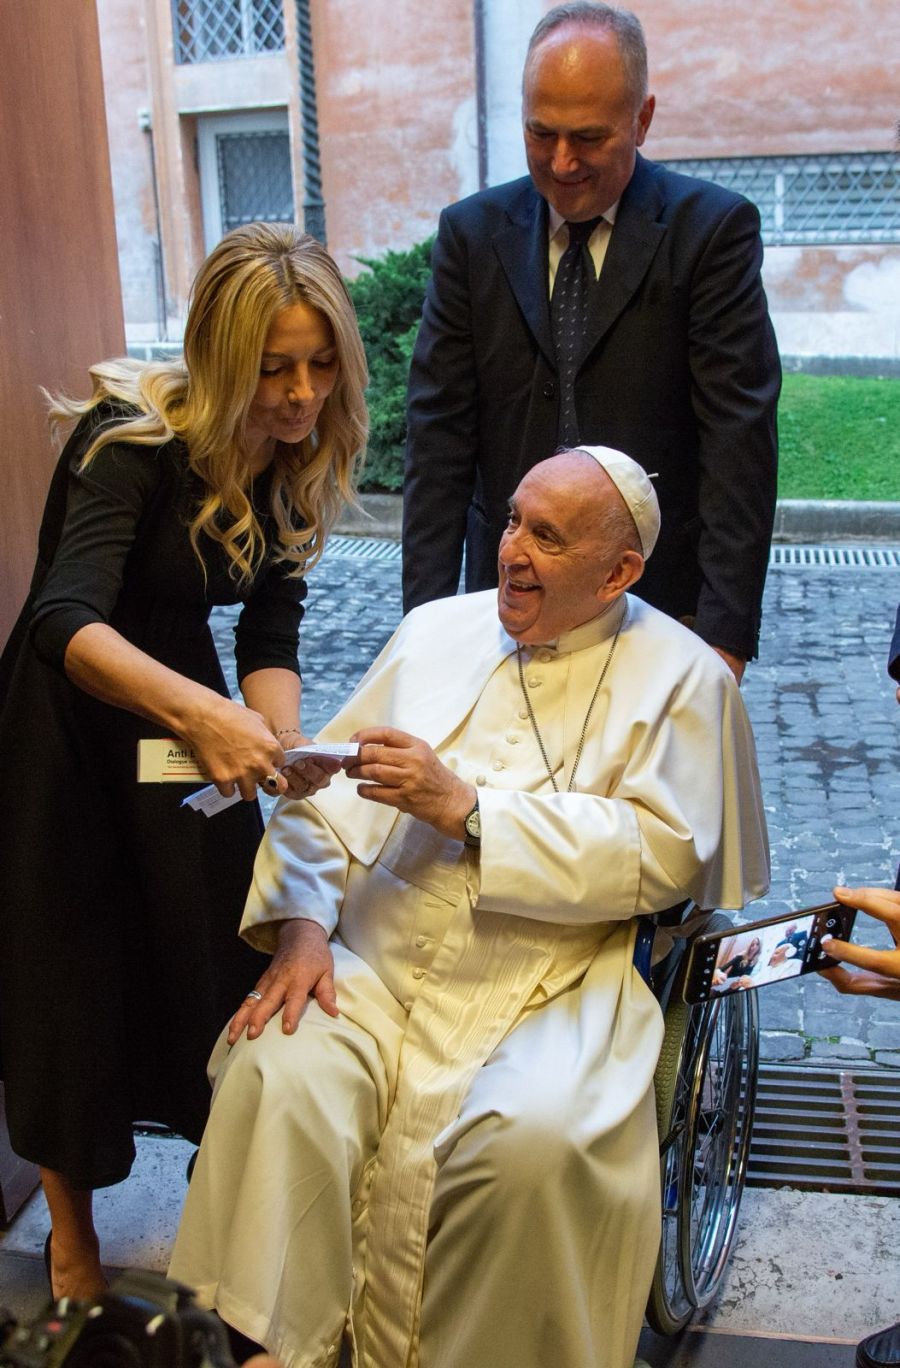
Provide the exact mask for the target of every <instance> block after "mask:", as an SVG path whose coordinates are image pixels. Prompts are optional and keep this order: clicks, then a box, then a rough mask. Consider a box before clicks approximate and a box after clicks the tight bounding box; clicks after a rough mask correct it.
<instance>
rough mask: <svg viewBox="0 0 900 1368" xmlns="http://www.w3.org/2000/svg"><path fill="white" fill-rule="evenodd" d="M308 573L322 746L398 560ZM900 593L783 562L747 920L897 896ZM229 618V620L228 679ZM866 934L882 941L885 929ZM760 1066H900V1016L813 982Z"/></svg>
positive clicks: (310, 694) (347, 562)
mask: <svg viewBox="0 0 900 1368" xmlns="http://www.w3.org/2000/svg"><path fill="white" fill-rule="evenodd" d="M338 545H339V549H338V550H337V551H330V552H329V553H327V554H326V557H325V559H324V560H323V562H322V563H321V564H320V565H319V566H318V567H316V569H315V570H314V571H313V573H312V575H311V576H310V592H309V599H308V605H307V614H306V617H305V618H304V623H303V633H302V642H301V660H302V664H303V677H304V690H303V698H304V706H303V716H304V722H305V725H306V727H307V729H308V731H309V732H310V733H311V734H314V733H315V732H316V731H317V730H318V729H319V728H320V727H321V726H322V725H323V723H324V722H325V721H326V719H327V718H328V717H330V716H331V714H332V713H333V712H334V711H335V710H336V709H337V708H338V707H339V706H340V704H341V703H342V701H343V700H344V698H346V696H347V694H348V693H349V692H350V690H351V689H352V687H353V685H354V684H355V683H356V681H357V680H358V679H359V677H360V675H361V674H362V673H363V671H364V669H365V668H366V666H367V665H368V663H369V662H370V661H371V660H372V658H373V657H374V656H375V654H376V653H377V651H378V650H379V649H380V648H381V646H382V645H383V644H384V642H385V641H386V640H387V638H388V637H389V635H390V633H391V632H392V631H393V629H394V627H395V626H396V624H397V622H398V621H399V619H400V565H399V560H397V559H395V558H393V557H392V558H389V559H381V560H379V559H365V558H363V554H362V553H363V551H371V550H377V549H378V548H377V545H376V544H373V543H372V542H362V541H361V542H360V543H359V550H358V551H356V552H354V553H352V554H348V553H347V552H346V550H345V548H346V546H347V542H346V540H345V539H341V540H340V542H339V544H338ZM898 597H900V590H898V583H897V576H896V573H895V572H892V571H891V570H889V569H881V568H879V569H870V568H865V567H821V566H776V567H773V568H772V569H770V571H769V578H768V583H767V587H766V602H765V612H764V620H763V639H762V643H761V650H760V659H759V661H758V662H756V664H754V665H753V666H752V667H750V669H749V670H748V672H747V677H746V682H745V685H744V696H745V699H746V703H747V707H748V710H749V713H750V716H751V719H752V721H753V725H754V730H755V733H756V740H757V747H758V750H759V759H760V769H761V773H762V784H763V793H764V798H765V805H766V812H767V817H768V822H769V835H770V840H771V844H772V887H771V890H770V893H769V895H768V897H766V898H765V899H763V900H761V901H760V902H758V903H756V904H754V906H753V908H752V910H751V911H750V912H749V913H748V919H750V918H751V917H752V919H754V920H755V919H756V918H757V917H764V916H775V915H778V914H779V913H781V912H783V911H790V910H792V909H795V908H800V907H805V906H810V905H813V904H815V903H820V902H825V901H828V900H829V899H830V890H831V887H832V885H833V884H834V883H847V884H849V885H850V886H858V885H861V884H865V883H876V884H889V883H892V882H893V876H894V871H895V870H896V868H897V862H898V859H900V767H898V758H900V708H898V706H897V703H896V702H895V699H894V691H893V689H892V687H891V682H890V680H889V679H888V677H887V674H886V672H885V660H886V657H887V649H888V643H889V640H890V632H891V627H892V624H893V617H894V611H895V608H896V604H897V600H898ZM231 620H232V619H231V618H230V616H229V615H228V614H227V613H226V612H224V611H223V612H221V613H219V614H217V616H216V619H215V623H214V626H215V631H216V636H217V642H218V644H219V648H220V653H221V654H222V657H223V660H224V661H225V664H226V670H228V668H229V667H230V657H231V632H230V625H231ZM856 938H857V939H861V940H863V941H866V942H868V943H870V944H878V943H884V939H883V936H882V933H881V930H880V928H875V929H874V930H873V928H872V925H871V923H870V924H869V925H868V926H861V927H860V928H859V931H858V932H857V933H856ZM760 1008H761V1016H762V1023H763V1056H764V1057H765V1058H768V1059H776V1060H792V1059H800V1058H810V1059H814V1060H818V1061H820V1062H823V1063H824V1062H826V1061H835V1060H844V1061H859V1062H860V1063H863V1062H870V1061H874V1062H877V1063H879V1064H886V1065H892V1066H895V1067H900V1006H898V1005H897V1004H896V1003H891V1002H880V1001H877V1000H874V999H870V998H858V997H853V998H843V997H840V996H839V995H838V994H837V993H836V992H835V991H834V989H833V988H832V987H831V985H830V984H829V983H827V982H826V981H825V980H823V979H819V978H818V977H817V976H815V975H810V976H809V977H808V978H806V979H804V980H803V981H802V982H799V983H794V982H783V983H781V984H779V985H778V986H775V985H773V986H771V987H769V988H766V989H764V990H763V991H762V993H761V994H760Z"/></svg>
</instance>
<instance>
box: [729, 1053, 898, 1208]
mask: <svg viewBox="0 0 900 1368" xmlns="http://www.w3.org/2000/svg"><path fill="white" fill-rule="evenodd" d="M747 1181H748V1183H749V1184H750V1185H751V1186H753V1187H780V1186H782V1185H787V1186H789V1187H794V1188H802V1189H804V1190H806V1191H816V1192H848V1193H849V1192H853V1193H875V1194H878V1195H881V1196H888V1197H893V1196H897V1195H898V1194H900V1072H896V1071H894V1070H888V1069H871V1070H859V1071H857V1072H851V1071H849V1070H842V1069H818V1068H806V1069H804V1068H798V1067H791V1066H788V1065H777V1064H763V1065H761V1066H760V1070H759V1090H758V1092H757V1100H756V1118H755V1120H754V1123H753V1143H752V1145H751V1148H750V1163H749V1168H748V1174H747Z"/></svg>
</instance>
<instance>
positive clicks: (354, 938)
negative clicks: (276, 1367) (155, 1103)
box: [171, 591, 768, 1368]
mask: <svg viewBox="0 0 900 1368" xmlns="http://www.w3.org/2000/svg"><path fill="white" fill-rule="evenodd" d="M623 614H627V616H626V620H625V622H624V625H623V627H622V631H621V633H620V636H619V639H618V643H617V645H616V647H615V652H614V655H613V658H612V662H611V664H610V667H609V670H608V672H607V674H606V678H605V681H604V683H603V686H602V688H601V690H600V692H599V694H598V695H597V698H596V700H595V702H594V706H593V710H592V712H591V717H590V722H589V725H588V727H587V732H586V735H585V738H584V744H583V746H582V747H581V756H580V760H579V761H578V766H577V773H576V777H575V791H573V792H571V793H567V792H566V791H565V790H566V788H567V785H568V782H569V778H570V776H571V772H572V766H573V763H574V762H575V757H576V754H577V753H578V750H579V745H580V742H581V738H582V729H583V726H584V721H585V715H586V712H587V709H588V704H589V702H590V700H591V697H592V695H593V693H594V690H595V687H596V684H597V681H598V679H599V677H600V673H601V671H602V669H603V665H604V662H605V660H606V658H607V656H608V654H609V652H610V647H611V644H612V641H613V637H614V635H615V631H616V628H617V627H618V625H619V622H620V619H621V618H622V615H623ZM523 665H524V671H523V677H524V690H523V687H522V682H521V681H520V679H519V672H518V668H517V661H516V652H515V643H514V642H513V641H512V640H511V639H510V638H509V637H508V636H507V635H506V633H505V631H504V630H503V628H502V626H501V625H500V623H499V621H498V619H497V616H496V594H495V593H494V592H493V591H491V592H488V593H483V594H474V595H468V596H465V597H461V598H454V599H442V600H440V601H439V602H437V603H432V604H428V605H426V606H425V607H423V608H420V609H418V610H416V611H415V612H413V613H411V614H410V615H409V616H408V617H407V618H406V619H405V621H404V622H403V623H402V624H401V626H400V627H399V629H398V631H397V632H396V634H395V635H394V637H393V638H392V640H391V642H389V644H388V645H387V646H386V648H385V650H384V651H383V652H382V654H381V656H380V657H379V659H378V660H377V661H376V662H375V664H374V665H373V666H372V668H371V669H370V670H369V672H368V674H367V675H366V676H365V678H364V679H363V681H362V682H361V684H360V686H359V687H358V689H357V691H356V692H355V694H354V696H353V697H352V698H351V700H350V701H349V702H348V704H347V706H346V707H345V708H344V709H343V711H342V712H341V713H340V714H338V716H337V718H335V720H334V721H333V722H332V723H331V724H329V726H328V728H327V729H326V731H325V732H324V733H323V736H329V737H331V738H333V739H341V740H345V739H346V738H347V737H348V736H349V735H350V734H352V733H353V732H354V731H356V730H357V729H359V728H361V727H364V726H373V725H378V724H385V725H390V726H396V727H400V728H402V729H403V730H405V731H408V732H412V733H413V734H414V735H416V736H420V737H422V738H424V739H425V740H426V741H428V742H429V743H430V744H431V745H432V746H434V747H435V749H436V750H437V752H438V754H439V755H440V757H441V759H442V760H443V761H444V763H445V764H447V765H448V766H450V767H451V768H453V769H454V770H455V771H456V772H457V773H458V774H459V775H460V776H461V777H462V778H463V779H465V780H466V781H468V782H470V783H473V784H475V785H477V787H478V795H479V806H480V810H481V821H482V841H481V850H480V854H473V853H472V852H470V851H467V850H466V849H465V847H464V846H463V845H462V843H461V842H459V841H454V840H450V839H448V838H445V837H442V836H440V835H438V834H437V833H436V832H435V831H434V830H433V828H431V827H429V826H427V825H425V824H424V823H422V822H419V821H416V820H414V819H413V818H410V817H408V816H398V814H397V813H396V812H395V810H394V809H392V808H387V807H382V806H379V805H376V804H372V803H367V802H365V801H364V800H362V799H360V798H359V797H358V796H357V794H356V786H355V785H354V784H353V783H352V782H351V781H349V780H346V779H345V778H344V777H343V776H339V777H338V778H337V779H336V780H335V782H334V783H333V785H332V787H331V788H330V789H329V790H327V791H326V792H324V793H322V794H320V795H318V796H317V798H316V799H315V802H314V803H309V802H303V803H295V802H283V803H281V804H280V805H279V807H278V808H277V809H276V812H275V814H274V816H273V818H272V821H271V823H270V825H269V829H268V832H267V835H266V838H265V840H264V842H263V845H262V847H261V849H260V853H259V856H258V859H257V863H256V870H255V876H254V884H253V888H252V890H251V894H250V898H249V901H248V904H247V910H246V913H245V917H244V921H243V924H242V934H243V935H244V936H245V937H246V938H247V939H248V940H249V941H250V942H251V943H252V944H254V945H257V946H259V947H261V948H266V949H270V950H271V949H272V948H273V947H274V944H275V934H274V928H273V925H272V924H273V923H275V922H278V921H281V920H283V919H284V918H286V917H297V916H302V917H308V918H311V919H312V920H315V921H317V922H319V923H320V924H321V925H322V926H323V927H325V928H326V930H327V931H328V932H329V933H333V939H332V946H333V950H334V958H335V982H336V986H337V1000H338V1005H339V1008H340V1012H341V1016H340V1017H339V1018H338V1019H337V1020H333V1019H332V1018H330V1017H328V1016H326V1015H325V1013H323V1012H322V1011H321V1010H320V1009H319V1007H318V1006H317V1004H315V1003H311V1004H310V1005H309V1007H308V1008H307V1011H306V1013H305V1014H304V1017H303V1019H302V1020H301V1023H300V1026H299V1029H298V1030H297V1033H296V1034H295V1035H293V1036H285V1035H284V1034H283V1033H282V1032H281V1030H280V1027H279V1023H278V1021H274V1022H272V1023H271V1024H270V1025H269V1026H268V1028H267V1029H266V1031H265V1032H264V1033H263V1035H262V1036H261V1037H260V1038H259V1039H258V1040H256V1041H252V1042H248V1041H247V1040H246V1038H244V1039H242V1040H241V1041H240V1042H239V1043H238V1044H237V1045H236V1046H235V1047H234V1049H233V1050H231V1051H230V1052H229V1051H226V1047H225V1046H224V1045H222V1044H220V1046H219V1047H217V1052H216V1055H214V1058H213V1071H214V1073H215V1087H216V1094H215V1100H214V1104H213V1109H212V1115H211V1119H210V1122H209V1126H208V1128H207V1132H206V1136H205V1139H204V1142H203V1147H202V1149H201V1151H200V1157H199V1161H198V1164H197V1167H196V1170H195V1173H194V1177H193V1180H192V1183H191V1187H190V1191H189V1194H188V1199H187V1204H186V1207H185V1214H184V1219H183V1222H182V1225H181V1229H180V1232H179V1235H178V1240H177V1243H176V1247H175V1253H174V1257H173V1260H172V1265H171V1274H172V1276H173V1277H176V1278H178V1279H181V1280H182V1281H184V1282H187V1283H189V1284H191V1285H193V1286H194V1287H195V1288H197V1290H198V1293H199V1296H200V1299H201V1301H202V1302H203V1303H204V1304H206V1305H209V1306H215V1307H216V1308H217V1309H218V1310H219V1312H220V1313H221V1315H222V1316H223V1317H224V1319H225V1320H226V1321H228V1322H229V1323H230V1324H232V1325H234V1326H236V1327H237V1328H238V1329H240V1330H241V1331H243V1332H244V1334H246V1335H249V1336H250V1337H251V1338H252V1339H254V1340H256V1341H258V1342H259V1343H262V1344H265V1345H266V1347H267V1348H268V1349H269V1350H270V1351H271V1352H273V1353H275V1354H277V1355H278V1357H279V1358H281V1359H282V1360H283V1362H284V1363H285V1364H286V1365H287V1368H313V1366H315V1368H320V1365H333V1364H336V1363H337V1360H338V1355H339V1352H340V1341H341V1338H342V1336H343V1335H344V1333H345V1329H346V1332H347V1335H348V1338H349V1339H350V1341H351V1343H352V1345H353V1361H354V1363H355V1364H360V1365H365V1368H417V1366H418V1365H421V1368H626V1365H628V1368H630V1365H631V1361H632V1357H633V1354H634V1351H635V1346H636V1343H637V1338H638V1334H639V1332H640V1326H641V1319H642V1315H643V1310H644V1306H645V1304H646V1299H647V1294H648V1290H649V1285H650V1281H651V1277H652V1272H653V1267H654V1263H655V1259H656V1250H657V1244H658V1239H659V1230H660V1212H659V1178H658V1173H659V1167H658V1147H657V1145H658V1142H657V1136H656V1123H655V1114H654V1105H653V1095H652V1083H653V1073H654V1069H655V1066H656V1061H657V1056H658V1053H659V1048H660V1043H661V1039H662V1015H661V1013H660V1010H659V1007H658V1004H657V1003H656V1001H655V999H654V998H653V996H652V994H651V993H650V991H649V989H648V988H647V987H646V986H645V984H644V982H643V980H642V979H641V978H640V976H639V975H638V973H637V972H636V971H635V969H634V968H633V965H632V954H633V948H634V936H635V920H634V919H635V917H636V916H637V915H639V914H642V913H653V912H657V911H660V910H662V909H663V908H666V907H670V906H672V905H673V904H675V903H677V902H680V901H681V900H682V899H684V898H687V897H691V898H694V899H695V900H696V901H697V902H698V904H699V905H700V906H702V907H730V908H738V907H741V906H743V904H744V903H745V902H746V901H749V900H750V899H752V898H755V897H758V896H760V895H761V894H762V893H764V892H765V890H766V888H767V886H768V847H767V841H766V832H765V823H764V818H763V810H762V803H761V799H760V791H759V781H758V774H757V766H756V757H755V752H754V746H753V740H752V735H751V732H750V727H749V723H748V721H747V717H746V713H745V711H744V707H743V703H742V701H741V697H740V694H739V692H738V689H737V686H736V684H735V681H734V679H733V677H732V675H731V673H730V671H729V670H728V669H727V667H726V666H725V665H724V664H723V662H722V661H721V660H720V659H719V657H718V656H717V655H716V654H715V653H714V652H713V651H712V650H710V648H709V647H707V646H705V645H704V644H703V642H701V641H700V640H699V639H698V638H696V637H694V636H693V635H692V634H691V633H689V632H688V631H687V630H686V629H685V628H683V627H681V626H679V625H678V624H677V623H675V622H673V621H672V620H671V619H669V618H667V617H664V616H662V615H661V614H660V613H658V612H656V611H655V610H654V609H652V608H649V607H647V606H646V605H645V604H643V603H642V602H640V601H639V600H637V599H632V598H627V599H623V600H620V601H619V602H618V603H616V604H615V605H614V606H613V607H612V608H611V609H610V610H609V611H607V612H606V613H605V614H604V615H603V616H602V617H600V618H598V619H595V620H594V621H593V622H590V623H587V624H585V625H584V626H582V627H579V628H577V629H576V630H575V631H573V632H569V633H567V634H566V635H565V636H564V637H562V638H561V639H560V640H559V641H558V642H557V643H554V644H552V645H548V646H538V647H533V648H524V649H523ZM525 691H527V697H528V698H529V699H530V700H531V702H532V706H533V710H534V713H535V717H536V719H537V723H538V727H539V730H540V733H541V736H542V738H543V742H544V748H545V751H546V754H547V757H548V759H549V762H550V764H551V766H552V768H553V770H554V774H555V777H556V781H557V784H558V787H559V789H560V792H559V793H558V794H557V793H554V791H553V788H552V786H551V784H550V781H549V778H548V776H547V771H546V767H545V764H544V760H543V759H542V757H541V753H540V749H539V747H538V744H537V741H536V738H535V735H534V731H533V729H532V725H531V721H530V719H529V713H528V708H527V706H526V701H525V699H526V692H525ZM249 986H251V985H248V987H249Z"/></svg>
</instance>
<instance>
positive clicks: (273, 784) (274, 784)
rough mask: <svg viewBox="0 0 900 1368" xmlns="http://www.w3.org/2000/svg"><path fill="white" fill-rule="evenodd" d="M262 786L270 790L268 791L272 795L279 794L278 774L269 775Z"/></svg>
mask: <svg viewBox="0 0 900 1368" xmlns="http://www.w3.org/2000/svg"><path fill="white" fill-rule="evenodd" d="M262 786H263V788H264V789H268V791H269V792H270V793H277V792H278V775H277V774H267V775H266V777H265V779H264V780H263V781H262Z"/></svg>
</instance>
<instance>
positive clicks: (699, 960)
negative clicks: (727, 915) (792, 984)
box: [684, 903, 855, 1002]
mask: <svg viewBox="0 0 900 1368" xmlns="http://www.w3.org/2000/svg"><path fill="white" fill-rule="evenodd" d="M854 916H855V914H854V912H853V910H852V908H847V907H843V906H841V905H840V904H839V903H827V904H824V905H823V906H821V907H808V908H804V909H803V910H802V911H800V912H795V913H792V914H791V915H790V916H787V917H778V918H769V919H768V920H767V921H762V922H755V923H753V924H751V925H750V926H736V927H734V929H733V930H731V931H722V932H716V933H714V934H712V935H709V936H698V937H697V939H696V941H695V942H694V943H693V945H692V947H691V956H690V961H689V964H688V971H687V977H686V981H685V988H684V998H685V1001H686V1002H702V1001H704V1000H705V999H707V998H714V997H718V996H720V995H721V994H723V993H735V992H743V991H745V990H746V989H748V988H763V987H765V985H766V984H769V983H780V982H781V981H782V980H783V979H791V978H797V976H798V975H799V974H806V973H809V972H810V971H811V970H815V969H824V968H827V967H828V966H829V965H831V964H833V963H834V961H833V960H831V959H829V957H828V956H827V955H826V954H825V951H824V950H823V949H822V946H821V941H822V937H823V936H826V935H834V936H837V937H838V938H839V939H841V940H846V938H847V936H848V935H849V934H850V929H851V927H852V925H853V919H854Z"/></svg>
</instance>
